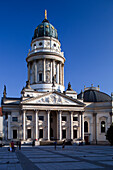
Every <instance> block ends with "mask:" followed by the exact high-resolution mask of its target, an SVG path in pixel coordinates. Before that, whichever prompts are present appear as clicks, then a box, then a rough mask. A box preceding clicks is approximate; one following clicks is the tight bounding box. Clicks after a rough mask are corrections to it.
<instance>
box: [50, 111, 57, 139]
mask: <svg viewBox="0 0 113 170" xmlns="http://www.w3.org/2000/svg"><path fill="white" fill-rule="evenodd" d="M50 139H51V140H55V139H57V113H56V111H52V112H51V113H50Z"/></svg>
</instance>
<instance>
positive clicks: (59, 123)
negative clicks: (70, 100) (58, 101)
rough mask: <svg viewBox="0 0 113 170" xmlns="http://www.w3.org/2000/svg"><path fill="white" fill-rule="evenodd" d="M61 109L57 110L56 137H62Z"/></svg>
mask: <svg viewBox="0 0 113 170" xmlns="http://www.w3.org/2000/svg"><path fill="white" fill-rule="evenodd" d="M61 114H62V111H58V139H59V140H61V139H62V115H61Z"/></svg>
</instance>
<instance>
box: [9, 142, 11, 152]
mask: <svg viewBox="0 0 113 170" xmlns="http://www.w3.org/2000/svg"><path fill="white" fill-rule="evenodd" d="M9 151H10V152H12V147H11V142H10V144H9Z"/></svg>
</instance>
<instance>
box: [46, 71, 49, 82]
mask: <svg viewBox="0 0 113 170" xmlns="http://www.w3.org/2000/svg"><path fill="white" fill-rule="evenodd" d="M46 82H47V83H50V71H47V72H46Z"/></svg>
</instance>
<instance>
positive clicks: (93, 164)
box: [0, 146, 113, 170]
mask: <svg viewBox="0 0 113 170" xmlns="http://www.w3.org/2000/svg"><path fill="white" fill-rule="evenodd" d="M2 169H8V170H9V169H10V170H15V169H17V170H22V169H26V170H27V169H30V170H32V169H36V170H37V169H41V170H53V169H54V170H60V169H61V170H62V169H71V170H72V169H78V170H79V169H80V170H81V169H84V170H87V169H92V170H95V169H99V170H100V169H107V170H111V169H112V170H113V147H111V146H65V148H64V150H63V149H62V147H61V146H57V149H56V150H55V149H54V146H37V147H22V149H21V151H18V150H16V151H15V152H9V151H8V150H7V148H6V147H4V148H0V170H2Z"/></svg>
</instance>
